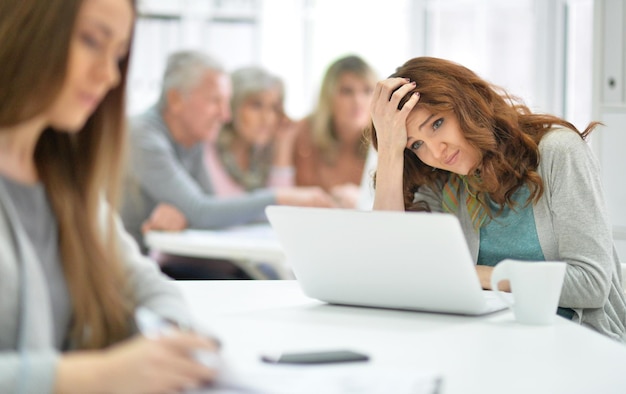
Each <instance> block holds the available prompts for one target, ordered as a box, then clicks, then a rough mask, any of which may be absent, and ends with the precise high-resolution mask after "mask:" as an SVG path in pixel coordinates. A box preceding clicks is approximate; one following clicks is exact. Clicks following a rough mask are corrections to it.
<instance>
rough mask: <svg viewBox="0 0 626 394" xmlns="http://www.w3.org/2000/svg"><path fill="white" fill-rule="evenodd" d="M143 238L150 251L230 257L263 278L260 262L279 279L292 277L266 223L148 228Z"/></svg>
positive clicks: (220, 257)
mask: <svg viewBox="0 0 626 394" xmlns="http://www.w3.org/2000/svg"><path fill="white" fill-rule="evenodd" d="M145 242H146V245H148V247H149V248H150V250H152V251H157V252H164V253H169V254H175V255H179V256H189V257H201V258H218V259H228V260H231V261H233V263H235V264H237V265H238V266H239V267H240V268H241V269H243V270H244V271H245V272H246V273H247V274H249V275H250V276H251V277H253V278H255V279H266V275H265V274H264V273H263V271H261V270H259V269H258V264H259V263H266V264H269V265H271V266H272V268H274V270H275V271H276V272H277V274H278V276H279V277H280V278H281V279H293V274H292V272H291V269H290V268H289V267H288V266H287V264H286V262H285V254H284V253H283V248H282V246H281V245H280V243H279V242H278V239H277V238H276V236H275V234H274V231H273V230H272V228H271V227H270V226H269V224H267V223H260V224H250V225H245V226H236V227H230V228H226V229H223V230H185V231H181V232H161V231H150V232H148V233H147V234H146V235H145Z"/></svg>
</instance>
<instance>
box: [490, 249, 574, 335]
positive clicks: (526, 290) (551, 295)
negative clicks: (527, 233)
mask: <svg viewBox="0 0 626 394" xmlns="http://www.w3.org/2000/svg"><path fill="white" fill-rule="evenodd" d="M566 266H567V264H566V263H563V262H556V261H545V262H544V261H541V262H539V261H536V262H535V261H518V260H510V259H507V260H503V261H501V262H500V263H498V264H497V265H496V266H495V267H494V269H493V272H492V274H491V288H492V289H493V291H494V292H495V294H496V295H497V296H498V297H499V298H500V299H502V301H504V303H506V304H507V305H508V306H509V308H511V309H513V313H514V314H515V319H516V320H517V321H518V322H520V323H523V324H535V325H548V324H552V323H553V322H554V319H555V316H556V310H557V307H558V304H559V297H560V296H561V288H562V287H563V278H564V277H565V267H566ZM505 279H508V280H509V281H510V282H511V293H512V294H513V302H512V303H511V301H510V300H508V299H506V298H505V297H504V296H503V295H502V294H501V292H500V290H498V283H499V282H500V281H502V280H505Z"/></svg>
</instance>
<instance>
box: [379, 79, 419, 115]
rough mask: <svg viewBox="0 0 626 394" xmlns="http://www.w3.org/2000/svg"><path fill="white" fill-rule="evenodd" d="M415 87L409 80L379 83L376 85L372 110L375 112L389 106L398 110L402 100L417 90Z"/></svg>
mask: <svg viewBox="0 0 626 394" xmlns="http://www.w3.org/2000/svg"><path fill="white" fill-rule="evenodd" d="M415 85H416V84H415V82H411V81H409V80H408V79H407V78H388V79H385V80H382V81H379V82H378V83H377V84H376V89H375V92H376V94H375V95H374V99H373V100H372V109H374V110H375V109H378V108H379V107H380V106H384V107H387V106H388V105H390V106H392V108H393V109H398V106H399V105H400V101H401V100H402V98H403V97H404V96H406V95H407V94H408V93H409V92H410V91H411V90H412V89H415ZM387 103H390V104H387Z"/></svg>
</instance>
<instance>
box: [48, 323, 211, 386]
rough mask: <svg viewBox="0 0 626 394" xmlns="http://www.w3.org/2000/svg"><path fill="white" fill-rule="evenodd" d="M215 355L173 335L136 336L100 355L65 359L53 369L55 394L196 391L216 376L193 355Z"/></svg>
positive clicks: (203, 342) (194, 338) (192, 339)
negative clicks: (196, 353) (55, 372)
mask: <svg viewBox="0 0 626 394" xmlns="http://www.w3.org/2000/svg"><path fill="white" fill-rule="evenodd" d="M199 350H203V351H208V352H216V351H217V344H216V343H215V342H214V341H212V340H210V339H207V338H204V337H202V336H200V335H197V334H193V333H186V332H181V331H173V332H171V333H169V334H168V335H163V336H159V337H156V338H146V337H144V336H136V337H134V338H132V339H129V340H127V341H124V342H122V343H120V344H117V345H114V346H112V347H111V348H108V349H105V350H100V351H85V352H75V353H68V354H67V355H65V356H63V357H61V360H60V361H59V365H58V369H57V379H56V386H55V392H58V393H74V392H75V393H83V392H104V393H172V392H182V391H185V390H189V389H192V388H196V387H200V386H202V385H204V384H207V383H209V382H211V381H212V380H214V379H215V377H216V375H217V370H216V369H214V368H210V367H208V366H205V365H203V364H202V363H200V362H199V361H197V360H196V358H195V352H196V351H199Z"/></svg>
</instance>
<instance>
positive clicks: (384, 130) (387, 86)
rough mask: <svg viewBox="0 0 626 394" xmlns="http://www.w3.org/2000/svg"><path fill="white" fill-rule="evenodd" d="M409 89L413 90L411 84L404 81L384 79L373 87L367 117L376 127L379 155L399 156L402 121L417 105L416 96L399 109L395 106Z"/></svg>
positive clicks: (404, 136) (403, 133)
mask: <svg viewBox="0 0 626 394" xmlns="http://www.w3.org/2000/svg"><path fill="white" fill-rule="evenodd" d="M412 89H415V82H410V81H408V80H407V79H405V78H388V79H385V80H383V81H379V82H378V83H377V84H376V88H375V89H374V95H373V97H372V104H371V107H370V114H371V116H372V121H373V123H374V127H375V128H376V137H377V139H378V154H379V156H383V157H384V156H386V155H393V156H396V155H400V156H402V155H403V152H404V148H405V147H406V141H407V130H406V119H407V116H408V115H409V113H410V112H411V110H412V109H413V107H415V105H416V104H417V102H418V100H419V94H413V95H412V96H411V98H410V99H409V100H408V101H407V102H406V103H405V104H404V106H403V107H402V109H401V110H398V105H399V104H400V100H401V99H402V98H403V97H404V96H406V95H407V94H408V93H409V92H410V91H411V90H412Z"/></svg>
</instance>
